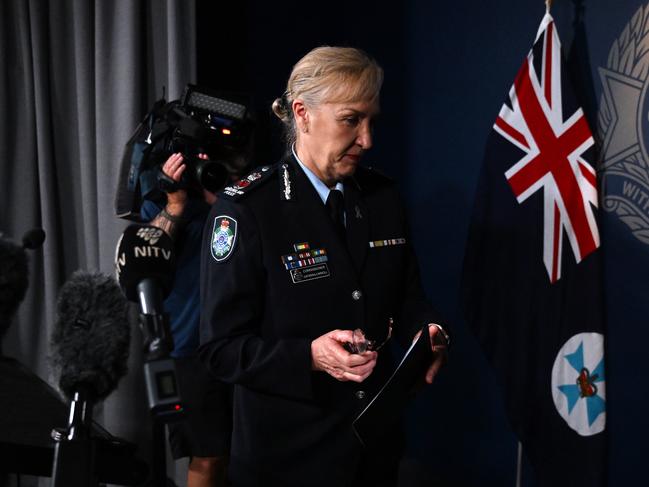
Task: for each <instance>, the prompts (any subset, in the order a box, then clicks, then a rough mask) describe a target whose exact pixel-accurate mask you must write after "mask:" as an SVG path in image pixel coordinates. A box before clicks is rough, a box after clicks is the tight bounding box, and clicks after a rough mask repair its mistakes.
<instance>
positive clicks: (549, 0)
mask: <svg viewBox="0 0 649 487" xmlns="http://www.w3.org/2000/svg"><path fill="white" fill-rule="evenodd" d="M551 8H552V0H545V13H546V14H549V13H550V9H551Z"/></svg>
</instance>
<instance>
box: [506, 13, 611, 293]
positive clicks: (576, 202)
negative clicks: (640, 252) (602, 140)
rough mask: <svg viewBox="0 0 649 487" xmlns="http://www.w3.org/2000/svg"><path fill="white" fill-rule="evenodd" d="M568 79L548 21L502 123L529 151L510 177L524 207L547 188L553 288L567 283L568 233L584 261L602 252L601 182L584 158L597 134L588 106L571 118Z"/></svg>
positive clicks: (546, 233) (546, 258) (547, 259)
mask: <svg viewBox="0 0 649 487" xmlns="http://www.w3.org/2000/svg"><path fill="white" fill-rule="evenodd" d="M535 56H536V57H538V59H535ZM561 77H562V59H561V44H560V41H559V36H558V35H557V33H556V30H555V28H554V22H553V21H552V17H550V16H549V15H546V17H545V18H544V21H543V23H542V24H541V26H540V27H539V32H538V34H537V38H536V42H535V47H534V48H533V49H532V51H530V53H529V54H528V56H527V58H526V59H525V61H524V62H523V66H521V69H520V71H519V72H518V75H517V76H516V79H515V81H514V85H513V86H512V87H511V89H510V91H509V100H510V102H511V106H509V105H508V104H507V103H505V104H504V105H503V107H502V108H501V109H500V113H499V114H498V118H497V119H496V123H495V124H494V130H496V132H498V133H499V134H500V135H502V136H503V137H504V138H505V139H507V141H509V142H510V143H512V144H514V145H515V146H516V147H518V148H519V149H521V150H522V151H523V153H524V155H523V157H522V158H521V159H519V160H518V161H517V162H516V163H515V164H514V165H513V166H511V167H510V168H509V169H508V170H507V171H506V172H505V177H506V178H507V181H508V182H509V185H510V186H511V188H512V190H513V192H514V195H515V196H516V199H517V201H518V202H519V203H523V202H524V201H525V200H526V199H527V198H529V197H530V196H531V195H532V194H534V193H536V192H537V191H540V190H541V189H542V190H543V198H544V205H543V206H544V208H543V225H544V229H543V262H544V264H545V268H546V270H547V272H548V276H549V278H550V281H551V282H552V283H554V282H556V281H557V280H558V279H559V278H560V277H561V250H562V247H563V235H564V233H565V235H566V236H567V237H568V241H569V242H570V247H571V248H572V252H573V254H574V256H575V259H576V261H577V262H580V261H581V260H582V259H583V258H584V257H586V256H587V255H588V254H590V253H591V252H593V251H594V250H595V249H596V248H597V247H599V232H598V229H597V222H596V220H595V214H594V211H593V208H596V207H597V177H596V175H595V170H594V168H593V166H591V164H590V163H589V162H588V161H587V160H586V159H585V157H584V153H585V152H586V151H587V150H588V149H589V148H590V147H591V146H592V145H593V136H592V133H591V131H590V128H589V127H588V123H587V121H586V118H585V117H584V113H583V111H582V110H581V108H578V109H576V110H575V111H574V112H573V113H564V100H563V99H562V97H563V96H564V95H567V94H565V93H562V83H561Z"/></svg>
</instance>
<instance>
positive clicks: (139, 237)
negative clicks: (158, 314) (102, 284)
mask: <svg viewBox="0 0 649 487" xmlns="http://www.w3.org/2000/svg"><path fill="white" fill-rule="evenodd" d="M174 268H175V266H174V253H173V241H172V240H171V237H169V235H167V234H166V233H165V232H164V231H163V230H161V229H159V228H157V227H154V226H151V225H130V226H129V227H127V228H126V230H124V233H122V236H121V237H120V239H119V242H118V243H117V251H116V253H115V273H116V275H117V280H118V281H119V284H120V286H121V287H122V290H123V291H124V294H125V295H126V297H127V298H128V299H129V300H131V301H134V302H137V301H138V292H137V285H138V284H139V283H140V282H141V281H142V280H144V279H153V280H155V281H156V283H157V284H158V286H159V287H160V289H161V291H162V294H163V296H167V295H168V294H169V292H170V291H171V287H172V285H173V279H174Z"/></svg>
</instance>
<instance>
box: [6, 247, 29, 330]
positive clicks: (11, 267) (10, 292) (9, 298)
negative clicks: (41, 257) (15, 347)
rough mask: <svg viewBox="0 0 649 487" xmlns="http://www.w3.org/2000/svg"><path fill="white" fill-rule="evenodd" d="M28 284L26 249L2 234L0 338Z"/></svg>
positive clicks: (7, 326)
mask: <svg viewBox="0 0 649 487" xmlns="http://www.w3.org/2000/svg"><path fill="white" fill-rule="evenodd" d="M28 285H29V277H28V266H27V254H26V253H25V250H24V249H23V248H22V247H21V246H20V245H17V244H15V243H14V242H12V241H11V240H9V239H8V238H5V237H4V236H3V235H2V234H0V338H2V336H4V334H5V332H6V331H7V328H9V324H10V323H11V319H12V318H13V315H14V313H15V312H16V309H18V305H19V304H20V303H21V302H22V300H23V298H24V297H25V293H26V292H27V286H28Z"/></svg>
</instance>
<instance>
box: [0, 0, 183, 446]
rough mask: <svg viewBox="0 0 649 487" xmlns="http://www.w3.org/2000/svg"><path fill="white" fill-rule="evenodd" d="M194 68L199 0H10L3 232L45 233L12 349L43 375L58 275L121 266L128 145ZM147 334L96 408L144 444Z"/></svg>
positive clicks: (33, 256)
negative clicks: (121, 186) (117, 256)
mask: <svg viewBox="0 0 649 487" xmlns="http://www.w3.org/2000/svg"><path fill="white" fill-rule="evenodd" d="M195 72H196V66H195V3H194V0H147V1H137V0H50V1H46V0H0V114H1V117H2V118H1V121H2V123H1V124H0V184H1V186H0V188H2V191H0V198H1V199H0V232H2V233H4V234H5V235H6V236H9V237H12V238H14V239H15V240H18V241H19V240H20V238H21V236H22V235H23V234H24V232H26V231H27V230H29V229H31V228H33V227H42V228H43V229H44V230H45V232H46V235H47V237H46V241H45V244H44V247H43V249H42V250H40V251H36V252H33V253H30V275H29V279H30V287H29V290H28V292H27V296H26V298H25V300H24V302H23V303H22V305H21V307H20V309H19V312H18V315H17V317H16V318H15V319H14V322H13V324H12V326H11V328H10V330H9V333H8V335H7V336H6V337H5V339H4V343H3V353H4V354H5V355H8V356H11V357H14V358H17V359H18V360H20V361H21V362H22V363H23V364H25V365H27V366H28V367H29V368H31V369H32V370H33V371H34V372H35V373H36V374H37V375H39V376H40V377H41V378H43V379H45V380H48V381H50V382H53V381H52V377H51V374H50V366H49V362H48V354H49V349H48V348H49V347H48V342H49V336H50V333H51V330H52V327H53V323H54V320H55V304H56V298H57V294H58V291H59V288H60V286H61V285H62V284H63V282H64V281H65V280H66V279H67V278H68V277H69V276H70V274H71V273H72V272H73V271H75V270H77V269H85V270H100V271H102V272H106V273H110V274H112V273H113V259H114V253H115V245H116V242H117V238H118V236H119V234H120V233H121V231H122V230H123V228H124V227H125V225H126V222H124V221H121V220H118V219H117V218H116V217H115V216H114V211H113V202H114V196H115V187H116V183H117V179H118V173H119V162H120V159H121V155H122V151H123V148H124V145H125V143H126V141H127V140H128V138H129V136H130V134H131V132H132V131H133V130H134V128H135V126H136V125H137V123H138V121H139V120H140V119H141V118H142V117H143V115H144V114H145V113H146V112H147V110H148V108H150V107H151V105H152V104H153V102H154V100H156V99H157V98H160V97H161V96H162V93H163V88H164V89H165V90H166V97H167V99H174V98H178V97H179V96H180V95H181V93H182V90H183V88H184V87H185V85H186V83H188V82H193V81H194V78H195ZM140 339H141V337H140V334H139V331H138V330H137V329H134V330H133V333H132V340H131V355H130V359H129V374H128V376H127V377H126V378H124V379H123V380H122V382H121V383H120V386H119V388H118V390H117V391H116V392H115V393H113V394H112V395H111V396H110V397H109V398H108V399H107V400H106V401H105V403H104V404H103V405H101V406H100V407H98V408H96V411H95V412H96V419H98V420H99V422H101V423H103V424H104V426H105V427H106V428H107V429H108V430H109V431H110V432H111V433H113V434H116V435H118V436H122V437H125V438H127V439H130V440H133V441H137V442H138V443H140V444H143V445H146V443H147V438H148V434H149V430H148V428H149V423H148V414H147V412H146V406H145V403H144V402H145V399H144V393H143V391H142V379H141V375H142V367H141V356H140V343H141V340H140Z"/></svg>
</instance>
